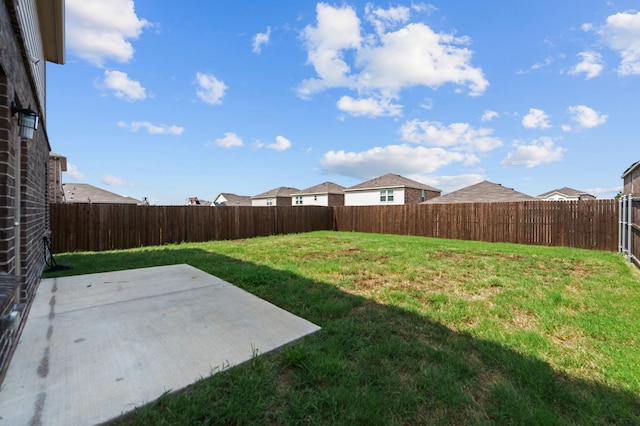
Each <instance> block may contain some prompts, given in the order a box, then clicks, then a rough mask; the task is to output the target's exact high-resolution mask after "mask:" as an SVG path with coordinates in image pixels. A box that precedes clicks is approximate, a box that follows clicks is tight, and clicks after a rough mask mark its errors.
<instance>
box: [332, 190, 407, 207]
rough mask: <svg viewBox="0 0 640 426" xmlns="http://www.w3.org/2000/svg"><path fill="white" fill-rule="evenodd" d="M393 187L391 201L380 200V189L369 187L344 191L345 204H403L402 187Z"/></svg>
mask: <svg viewBox="0 0 640 426" xmlns="http://www.w3.org/2000/svg"><path fill="white" fill-rule="evenodd" d="M389 189H393V201H385V202H381V201H380V191H381V189H371V190H366V191H345V193H344V205H345V206H377V205H387V204H389V205H393V204H404V188H389Z"/></svg>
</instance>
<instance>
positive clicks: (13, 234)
mask: <svg viewBox="0 0 640 426" xmlns="http://www.w3.org/2000/svg"><path fill="white" fill-rule="evenodd" d="M64 49H65V48H64V0H20V1H18V0H5V1H3V2H1V3H0V182H2V185H0V209H1V210H2V215H0V380H1V377H2V376H3V373H4V371H6V367H7V365H8V361H9V354H10V353H11V352H12V349H13V348H14V347H15V345H16V344H17V341H18V338H19V336H20V331H21V330H22V327H23V325H24V321H22V320H21V318H22V319H24V318H25V317H26V315H27V313H28V311H29V307H30V306H31V301H32V300H33V297H34V295H35V292H36V289H37V287H38V284H39V282H40V276H41V274H42V271H43V270H44V268H45V265H46V260H47V256H46V255H43V253H45V254H46V251H45V247H46V244H45V241H46V240H45V239H46V238H49V236H50V230H49V195H48V191H49V182H48V180H49V152H50V151H51V144H50V141H49V138H48V136H47V111H46V106H47V102H46V93H47V92H46V66H47V63H48V62H53V63H57V64H63V63H64V60H65V57H64Z"/></svg>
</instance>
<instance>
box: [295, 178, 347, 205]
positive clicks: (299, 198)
mask: <svg viewBox="0 0 640 426" xmlns="http://www.w3.org/2000/svg"><path fill="white" fill-rule="evenodd" d="M344 189H345V188H344V186H342V185H338V184H336V183H333V182H324V183H321V184H319V185H315V186H312V187H310V188H307V189H303V190H302V191H299V192H294V193H293V194H291V198H292V202H293V205H294V206H344Z"/></svg>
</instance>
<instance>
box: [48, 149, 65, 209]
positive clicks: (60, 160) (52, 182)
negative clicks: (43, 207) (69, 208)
mask: <svg viewBox="0 0 640 426" xmlns="http://www.w3.org/2000/svg"><path fill="white" fill-rule="evenodd" d="M66 171H67V157H64V156H62V155H59V154H56V153H53V152H51V153H49V203H63V202H64V190H63V189H62V172H66Z"/></svg>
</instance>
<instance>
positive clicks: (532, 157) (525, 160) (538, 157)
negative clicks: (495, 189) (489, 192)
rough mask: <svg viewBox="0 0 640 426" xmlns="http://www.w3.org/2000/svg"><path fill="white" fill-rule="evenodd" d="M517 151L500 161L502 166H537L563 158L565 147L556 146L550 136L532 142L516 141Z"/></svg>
mask: <svg viewBox="0 0 640 426" xmlns="http://www.w3.org/2000/svg"><path fill="white" fill-rule="evenodd" d="M513 147H514V148H515V151H512V152H510V153H509V154H507V157H506V158H505V159H504V160H502V161H501V162H500V165H501V166H524V167H528V168H530V167H535V166H538V165H540V164H544V163H550V162H553V161H560V160H562V156H563V152H564V151H565V149H564V148H561V147H557V146H555V143H554V141H553V139H551V138H548V137H543V138H539V139H537V140H534V141H532V142H531V143H530V144H525V143H522V142H518V141H516V142H514V143H513Z"/></svg>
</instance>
